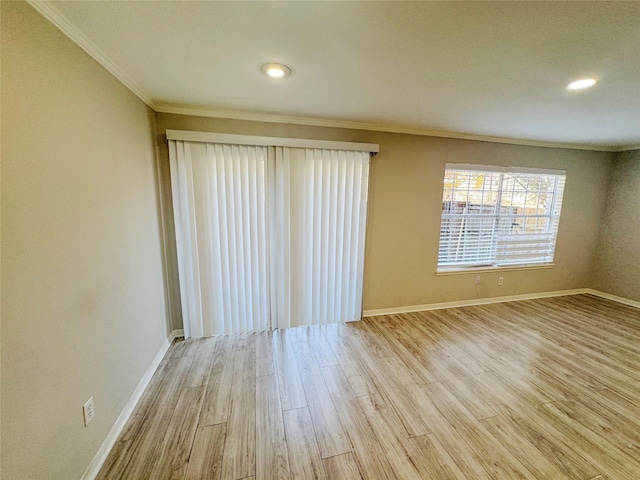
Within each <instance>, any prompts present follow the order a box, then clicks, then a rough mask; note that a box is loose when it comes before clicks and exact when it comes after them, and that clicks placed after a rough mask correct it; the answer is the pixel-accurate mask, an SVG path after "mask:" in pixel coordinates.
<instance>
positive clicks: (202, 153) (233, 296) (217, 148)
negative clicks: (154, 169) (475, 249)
mask: <svg viewBox="0 0 640 480" xmlns="http://www.w3.org/2000/svg"><path fill="white" fill-rule="evenodd" d="M169 152H170V160H171V180H172V191H173V201H174V218H175V226H176V241H177V248H178V268H179V276H180V294H181V297H182V315H183V324H184V330H185V336H187V337H195V338H197V337H202V336H209V335H214V334H219V333H231V332H247V331H252V330H261V329H265V328H267V327H268V318H269V298H268V282H267V278H268V256H267V251H268V250H267V243H266V242H267V223H266V198H265V194H266V190H265V180H266V172H265V170H266V157H267V155H266V153H267V149H266V147H255V146H240V145H220V144H204V143H193V144H191V143H188V142H181V141H170V142H169Z"/></svg>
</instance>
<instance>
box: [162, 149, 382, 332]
mask: <svg viewBox="0 0 640 480" xmlns="http://www.w3.org/2000/svg"><path fill="white" fill-rule="evenodd" d="M169 154H170V155H169V156H170V161H171V181H172V194H173V204H174V219H175V230H176V245H177V252H178V272H179V279H180V293H181V299H182V314H183V324H184V330H185V336H186V337H202V336H209V335H213V334H219V333H239V332H247V331H254V330H262V329H266V328H285V327H291V326H298V325H313V324H324V323H331V322H342V321H351V320H357V319H360V318H361V312H362V283H363V269H364V245H365V231H366V211H367V210H366V209H367V194H368V177H369V158H370V154H369V152H368V151H351V150H341V149H328V148H300V147H289V146H278V147H267V146H264V145H236V144H222V143H207V142H200V141H182V140H173V139H170V141H169Z"/></svg>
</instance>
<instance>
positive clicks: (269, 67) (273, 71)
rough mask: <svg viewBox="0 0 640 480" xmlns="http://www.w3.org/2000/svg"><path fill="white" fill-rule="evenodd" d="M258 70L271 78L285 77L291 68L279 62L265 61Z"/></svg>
mask: <svg viewBox="0 0 640 480" xmlns="http://www.w3.org/2000/svg"><path fill="white" fill-rule="evenodd" d="M260 70H261V71H262V73H264V74H265V75H269V76H270V77H273V78H282V77H286V76H287V75H289V74H290V73H291V69H290V68H289V67H287V66H286V65H282V64H281V63H265V64H264V65H262V66H261V67H260Z"/></svg>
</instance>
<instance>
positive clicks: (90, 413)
mask: <svg viewBox="0 0 640 480" xmlns="http://www.w3.org/2000/svg"><path fill="white" fill-rule="evenodd" d="M82 413H83V414H84V426H85V427H86V426H87V425H89V424H90V423H91V420H93V417H95V416H96V408H95V406H94V405H93V397H91V398H90V399H89V400H87V403H85V404H84V405H83V406H82Z"/></svg>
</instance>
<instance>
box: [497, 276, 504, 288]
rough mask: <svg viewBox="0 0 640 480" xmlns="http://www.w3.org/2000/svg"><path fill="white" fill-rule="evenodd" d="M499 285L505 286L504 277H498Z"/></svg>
mask: <svg viewBox="0 0 640 480" xmlns="http://www.w3.org/2000/svg"><path fill="white" fill-rule="evenodd" d="M498 285H501V286H502V285H504V277H498Z"/></svg>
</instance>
